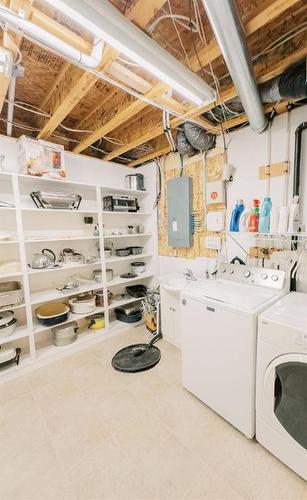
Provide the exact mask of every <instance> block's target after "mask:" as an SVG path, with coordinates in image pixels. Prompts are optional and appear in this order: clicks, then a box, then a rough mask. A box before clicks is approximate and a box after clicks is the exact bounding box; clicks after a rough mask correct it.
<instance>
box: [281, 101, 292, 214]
mask: <svg viewBox="0 0 307 500" xmlns="http://www.w3.org/2000/svg"><path fill="white" fill-rule="evenodd" d="M290 112H291V105H290V104H288V106H287V140H286V162H287V172H285V176H284V190H283V206H284V207H285V206H286V205H287V203H288V191H289V175H290V131H291V115H290Z"/></svg>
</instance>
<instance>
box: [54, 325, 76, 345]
mask: <svg viewBox="0 0 307 500" xmlns="http://www.w3.org/2000/svg"><path fill="white" fill-rule="evenodd" d="M51 331H52V336H53V344H54V345H56V346H58V347H61V346H64V345H69V344H72V343H73V342H75V340H77V332H78V325H77V323H76V321H72V322H71V323H65V325H61V326H57V327H56V328H52V329H51Z"/></svg>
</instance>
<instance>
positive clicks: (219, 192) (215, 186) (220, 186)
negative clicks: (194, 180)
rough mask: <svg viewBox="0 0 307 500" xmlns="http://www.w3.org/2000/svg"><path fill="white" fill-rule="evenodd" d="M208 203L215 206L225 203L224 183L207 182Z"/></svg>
mask: <svg viewBox="0 0 307 500" xmlns="http://www.w3.org/2000/svg"><path fill="white" fill-rule="evenodd" d="M206 202H207V205H213V204H215V203H225V185H224V181H214V182H207V184H206Z"/></svg>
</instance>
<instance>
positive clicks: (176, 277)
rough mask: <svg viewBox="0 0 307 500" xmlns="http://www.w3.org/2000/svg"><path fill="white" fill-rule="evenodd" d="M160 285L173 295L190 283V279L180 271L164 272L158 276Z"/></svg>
mask: <svg viewBox="0 0 307 500" xmlns="http://www.w3.org/2000/svg"><path fill="white" fill-rule="evenodd" d="M159 282H160V285H161V286H162V287H163V288H164V290H166V291H167V292H169V293H172V294H174V295H179V294H180V292H181V290H183V289H184V288H186V287H187V286H189V285H190V283H191V281H190V280H187V279H186V278H185V277H184V276H183V275H182V274H180V273H173V274H166V275H165V276H160V278H159Z"/></svg>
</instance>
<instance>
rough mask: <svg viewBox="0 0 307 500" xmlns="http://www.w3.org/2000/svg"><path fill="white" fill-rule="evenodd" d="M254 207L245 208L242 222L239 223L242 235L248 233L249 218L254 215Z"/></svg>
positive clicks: (241, 218)
mask: <svg viewBox="0 0 307 500" xmlns="http://www.w3.org/2000/svg"><path fill="white" fill-rule="evenodd" d="M252 211H253V209H252V207H251V206H250V207H247V208H244V210H243V212H242V214H241V217H240V222H239V231H240V233H246V231H248V225H249V218H250V216H251V215H252Z"/></svg>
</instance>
